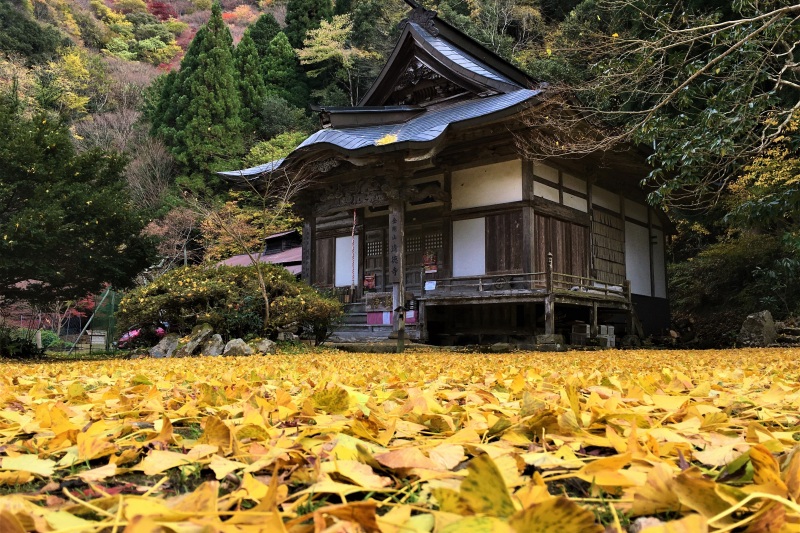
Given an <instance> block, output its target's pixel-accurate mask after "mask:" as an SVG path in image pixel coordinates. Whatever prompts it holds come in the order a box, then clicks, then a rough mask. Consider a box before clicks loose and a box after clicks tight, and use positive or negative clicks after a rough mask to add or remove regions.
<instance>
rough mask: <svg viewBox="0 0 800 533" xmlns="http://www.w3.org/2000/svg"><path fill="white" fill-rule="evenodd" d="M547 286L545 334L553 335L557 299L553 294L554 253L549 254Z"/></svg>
mask: <svg viewBox="0 0 800 533" xmlns="http://www.w3.org/2000/svg"><path fill="white" fill-rule="evenodd" d="M545 286H546V288H547V297H546V298H545V300H544V334H545V335H553V334H554V333H555V332H556V320H555V297H554V294H553V252H547V268H546V270H545Z"/></svg>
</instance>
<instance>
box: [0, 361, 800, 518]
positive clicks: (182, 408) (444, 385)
mask: <svg viewBox="0 0 800 533" xmlns="http://www.w3.org/2000/svg"><path fill="white" fill-rule="evenodd" d="M798 355H800V351H796V350H740V351H730V352H681V351H671V352H668V351H645V350H640V351H603V352H575V353H565V354H544V353H542V354H536V353H527V354H510V355H479V354H459V353H448V352H441V353H438V352H427V353H425V352H415V353H409V354H406V355H403V356H397V355H388V354H385V355H384V354H382V355H370V354H345V353H337V352H332V351H331V352H319V353H313V354H304V355H278V356H271V357H250V358H190V359H175V360H136V361H106V362H92V363H60V364H39V365H33V364H4V365H3V372H2V373H0V489H2V490H3V494H4V495H2V496H0V530H2V531H43V532H44V531H64V532H66V531H101V530H108V531H113V530H118V531H121V530H123V529H126V530H129V531H134V532H136V531H154V530H156V531H157V530H164V531H178V532H182V531H199V530H203V531H232V532H233V531H237V532H238V531H277V532H281V531H287V532H323V531H324V532H329V533H332V532H361V531H366V532H391V533H410V532H445V533H447V532H461V531H465V532H508V533H518V532H523V531H524V532H528V531H539V532H550V531H555V532H558V533H571V532H583V531H598V532H599V531H603V530H604V529H605V528H606V527H608V528H611V529H612V530H613V529H614V528H624V526H625V525H626V524H627V523H628V522H629V521H630V520H632V519H635V518H636V517H639V516H644V517H653V516H655V517H657V518H659V519H660V520H661V523H658V522H654V524H655V525H652V526H651V527H650V529H646V531H650V532H651V533H657V532H667V531H717V530H720V531H731V530H740V531H767V530H768V531H787V532H788V531H800V507H799V506H798V505H797V503H796V502H797V500H798V497H800V452H798V451H797V450H798V448H797V447H796V444H797V441H798V440H800V431H798V430H800V427H798V426H800V422H798V421H799V420H800V417H799V416H798V414H797V413H798V408H799V407H800V384H798V383H799V382H800V380H799V379H798V367H797V365H796V364H795V363H794V361H795V359H796V358H797V356H798ZM601 522H602V523H601Z"/></svg>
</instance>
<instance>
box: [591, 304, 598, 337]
mask: <svg viewBox="0 0 800 533" xmlns="http://www.w3.org/2000/svg"><path fill="white" fill-rule="evenodd" d="M591 314H592V316H591V317H590V318H591V326H590V327H589V334H590V335H591V336H592V337H595V336H597V302H592V310H591Z"/></svg>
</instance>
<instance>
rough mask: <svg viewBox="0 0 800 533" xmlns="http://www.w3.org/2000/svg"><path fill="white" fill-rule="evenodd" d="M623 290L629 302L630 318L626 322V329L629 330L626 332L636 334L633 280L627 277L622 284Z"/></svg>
mask: <svg viewBox="0 0 800 533" xmlns="http://www.w3.org/2000/svg"><path fill="white" fill-rule="evenodd" d="M622 290H623V291H624V292H625V301H627V302H628V309H629V310H628V320H627V323H626V324H625V326H626V327H625V329H626V330H627V331H626V332H625V333H626V334H627V335H636V332H635V331H634V324H633V313H634V311H633V297H632V296H631V280H629V279H626V280H625V281H624V282H623V284H622Z"/></svg>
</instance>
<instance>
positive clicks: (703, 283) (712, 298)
mask: <svg viewBox="0 0 800 533" xmlns="http://www.w3.org/2000/svg"><path fill="white" fill-rule="evenodd" d="M795 257H796V251H795V250H794V249H793V248H792V247H791V246H787V244H786V243H785V242H783V241H781V239H779V238H777V237H774V236H771V235H765V234H756V233H744V234H740V235H738V236H735V237H731V238H728V239H725V240H722V241H720V242H718V243H715V244H712V245H710V246H708V247H707V248H706V249H704V250H703V251H701V252H700V253H699V254H697V255H696V256H695V257H693V258H691V259H688V260H686V261H682V262H680V263H676V264H674V265H671V266H670V267H669V287H670V292H671V306H672V311H673V315H674V319H675V320H676V321H678V322H681V321H685V320H690V321H691V322H692V323H694V329H695V330H696V331H697V334H698V336H700V337H701V342H703V343H704V344H705V345H708V346H719V345H720V344H732V343H733V341H734V340H735V337H736V334H737V333H738V329H739V326H740V325H741V323H742V320H743V319H744V317H745V316H747V315H748V314H750V313H752V312H754V311H756V310H761V309H768V310H769V311H770V312H771V313H772V314H773V316H775V317H776V318H783V317H786V316H787V315H788V314H790V313H794V312H797V311H800V308H798V306H797V301H798V299H800V262H798V261H797V260H796V259H795Z"/></svg>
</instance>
